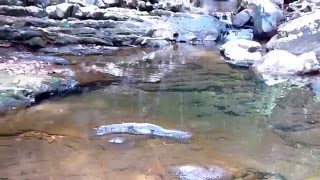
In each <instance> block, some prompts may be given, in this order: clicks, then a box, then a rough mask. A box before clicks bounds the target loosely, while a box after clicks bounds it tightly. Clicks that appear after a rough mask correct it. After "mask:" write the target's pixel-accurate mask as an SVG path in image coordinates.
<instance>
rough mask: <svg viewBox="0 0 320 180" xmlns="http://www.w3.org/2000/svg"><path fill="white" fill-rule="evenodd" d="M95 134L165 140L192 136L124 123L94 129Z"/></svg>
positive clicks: (145, 124) (181, 132)
mask: <svg viewBox="0 0 320 180" xmlns="http://www.w3.org/2000/svg"><path fill="white" fill-rule="evenodd" d="M94 134H95V135H97V136H102V135H105V134H133V135H147V136H155V137H160V138H161V137H163V138H174V139H190V138H191V134H190V133H188V132H183V131H179V130H174V129H164V128H162V127H160V126H158V125H154V124H150V123H122V124H112V125H105V126H100V127H97V128H94Z"/></svg>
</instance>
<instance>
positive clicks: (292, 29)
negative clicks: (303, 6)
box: [269, 11, 320, 54]
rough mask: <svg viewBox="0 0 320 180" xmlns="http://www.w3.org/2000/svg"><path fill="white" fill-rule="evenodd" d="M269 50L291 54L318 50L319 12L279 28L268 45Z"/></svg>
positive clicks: (319, 37) (319, 43) (319, 36)
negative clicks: (278, 50) (284, 51)
mask: <svg viewBox="0 0 320 180" xmlns="http://www.w3.org/2000/svg"><path fill="white" fill-rule="evenodd" d="M269 49H281V50H286V51H289V52H291V53H293V54H302V53H306V52H309V51H319V50H320V11H315V12H312V13H309V14H307V15H304V16H302V17H300V18H298V19H295V20H292V21H289V22H286V23H284V24H282V25H280V26H279V28H278V33H277V36H276V37H275V38H273V39H272V41H271V42H270V43H269Z"/></svg>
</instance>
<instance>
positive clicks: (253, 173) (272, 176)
mask: <svg viewBox="0 0 320 180" xmlns="http://www.w3.org/2000/svg"><path fill="white" fill-rule="evenodd" d="M233 179H234V180H243V179H245V180H257V179H264V180H287V178H285V177H284V176H282V175H281V174H277V173H271V172H261V171H259V170H257V169H254V168H247V169H245V170H243V171H241V172H239V173H237V174H235V175H234V176H233Z"/></svg>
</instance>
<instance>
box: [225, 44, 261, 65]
mask: <svg viewBox="0 0 320 180" xmlns="http://www.w3.org/2000/svg"><path fill="white" fill-rule="evenodd" d="M220 51H221V52H222V53H223V54H224V56H225V57H226V62H227V63H230V64H233V65H237V66H246V67H248V66H250V65H252V64H254V63H255V62H256V61H258V60H260V59H261V45H260V43H258V42H255V41H250V40H246V39H236V40H231V41H228V42H227V43H225V44H224V45H222V46H221V48H220Z"/></svg>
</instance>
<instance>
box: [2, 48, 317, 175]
mask: <svg viewBox="0 0 320 180" xmlns="http://www.w3.org/2000/svg"><path fill="white" fill-rule="evenodd" d="M142 51H144V52H146V53H148V52H151V51H153V50H150V49H129V50H120V51H118V52H115V53H112V54H110V55H108V56H88V57H68V58H72V59H73V60H74V61H77V62H78V63H80V64H85V65H86V66H88V67H91V66H92V65H96V66H99V67H101V69H104V70H108V71H110V66H108V67H107V66H104V65H106V64H110V63H114V64H115V65H116V67H118V70H119V71H121V72H122V73H124V74H125V78H122V80H121V81H120V82H118V83H114V84H112V85H110V86H101V87H100V88H98V89H96V90H91V91H87V92H84V93H82V94H75V95H71V96H67V97H64V98H58V99H52V100H48V101H46V102H42V103H41V104H39V105H37V106H33V107H30V108H28V109H26V110H21V111H17V112H11V113H10V114H8V115H6V116H3V117H1V119H0V133H1V134H2V135H9V134H13V133H14V132H17V131H21V130H29V129H33V130H38V131H43V132H46V133H50V134H61V135H65V137H64V138H62V139H61V140H58V141H57V142H54V143H47V142H46V141H43V140H39V139H32V138H29V139H25V138H21V137H19V136H1V137H0V177H4V178H5V177H8V178H10V179H129V180H131V179H133V180H136V179H139V180H140V179H172V177H171V176H170V175H168V169H170V167H172V166H179V165H201V166H212V165H214V166H219V167H222V168H223V169H225V170H226V171H228V172H230V173H234V172H237V171H240V170H241V169H245V168H248V167H252V168H256V169H259V170H260V171H268V172H276V173H280V174H282V175H284V176H285V177H287V179H307V178H310V179H312V178H314V179H319V178H320V174H319V172H320V171H319V168H320V161H319V160H320V159H319V158H320V147H319V145H320V141H319V135H320V129H319V127H320V126H319V122H320V111H319V109H320V108H319V107H320V104H319V103H318V101H317V96H316V95H314V94H312V93H311V92H310V91H309V90H307V89H299V88H294V87H288V86H276V87H267V86H266V85H264V84H263V83H261V82H259V80H258V79H256V77H255V75H254V74H253V73H252V72H251V71H250V70H247V69H237V68H233V67H230V66H228V65H227V64H225V63H224V62H223V61H222V60H221V59H220V56H219V53H218V52H217V51H216V50H215V46H214V45H212V46H190V45H178V46H173V47H170V48H168V49H165V50H162V51H158V52H156V55H155V58H154V59H153V60H152V61H151V62H145V61H139V59H140V60H141V57H142V56H143V55H145V53H142ZM86 78H87V79H88V78H90V77H86ZM94 78H95V77H94ZM80 79H81V78H80ZM82 79H83V78H82ZM87 79H86V80H87ZM154 79H161V81H160V82H159V81H156V82H153V80H154ZM121 122H148V123H153V124H157V125H160V126H163V127H165V128H174V129H180V130H183V131H189V132H191V133H192V134H193V138H192V139H191V140H190V141H185V142H179V141H172V140H167V139H153V138H149V137H144V136H129V135H110V136H102V137H94V136H92V129H93V128H94V127H96V126H99V125H104V124H113V123H121ZM112 137H125V138H127V141H126V142H125V143H123V144H112V143H109V142H108V141H109V140H110V139H111V138H112Z"/></svg>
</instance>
